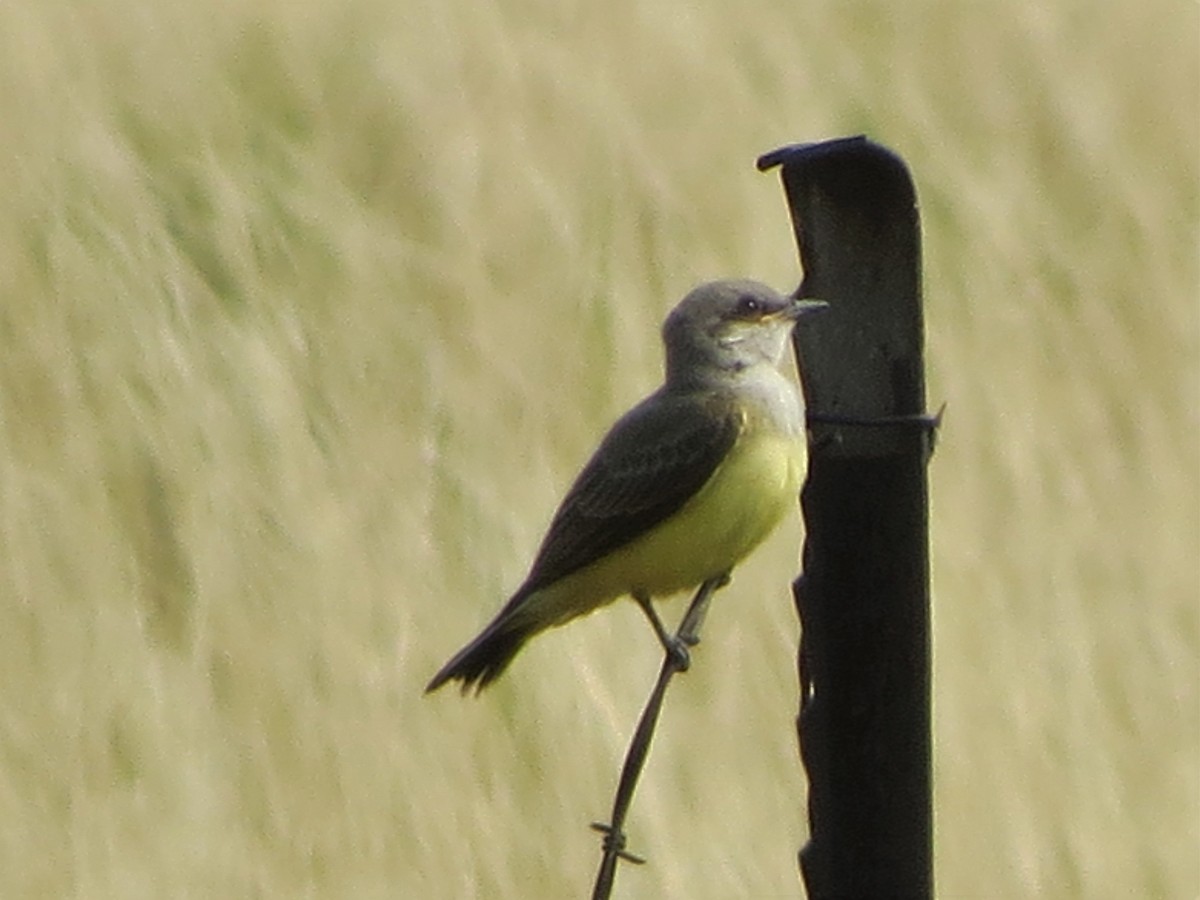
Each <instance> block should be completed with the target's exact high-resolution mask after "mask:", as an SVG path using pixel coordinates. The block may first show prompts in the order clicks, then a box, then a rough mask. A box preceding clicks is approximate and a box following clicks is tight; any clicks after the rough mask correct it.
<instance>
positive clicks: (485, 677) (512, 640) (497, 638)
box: [425, 618, 532, 694]
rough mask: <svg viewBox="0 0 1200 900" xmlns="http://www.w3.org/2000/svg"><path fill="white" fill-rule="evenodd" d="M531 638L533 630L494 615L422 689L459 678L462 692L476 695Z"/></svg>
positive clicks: (438, 685)
mask: <svg viewBox="0 0 1200 900" xmlns="http://www.w3.org/2000/svg"><path fill="white" fill-rule="evenodd" d="M530 637H532V632H530V631H529V630H527V629H524V628H521V627H520V626H515V627H514V626H513V624H512V623H511V622H504V621H502V619H501V618H497V620H496V621H494V622H492V624H491V625H489V626H488V627H487V628H485V629H484V630H483V632H482V633H481V634H480V635H479V637H477V638H475V640H473V641H471V643H469V644H467V646H465V647H463V648H462V649H461V650H459V651H458V652H457V653H456V654H454V656H453V657H452V658H451V660H450V662H448V663H446V664H445V665H444V666H442V668H441V670H440V671H439V672H438V673H437V674H436V675H434V676H433V680H432V681H430V682H429V684H428V686H426V688H425V693H427V694H428V693H429V692H430V691H436V690H437V689H438V688H440V687H441V686H442V685H443V684H445V683H446V682H447V681H455V680H458V681H461V682H462V692H463V693H464V694H466V693H467V692H469V691H470V690H472V689H474V691H475V693H476V694H478V693H479V692H480V691H482V690H483V689H484V688H485V687H487V686H488V685H489V684H491V683H492V682H493V681H495V680H496V679H497V678H498V677H500V673H502V672H503V671H504V670H505V668H506V667H507V666H508V664H509V663H510V662H512V659H513V657H514V656H516V655H517V651H518V650H520V649H521V647H522V646H524V644H525V642H526V641H527V640H529V638H530Z"/></svg>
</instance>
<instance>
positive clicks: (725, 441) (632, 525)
mask: <svg viewBox="0 0 1200 900" xmlns="http://www.w3.org/2000/svg"><path fill="white" fill-rule="evenodd" d="M742 426H743V419H742V416H741V415H740V414H739V413H738V411H737V407H736V406H735V405H734V404H733V403H732V402H730V399H729V398H728V397H726V396H724V395H722V394H720V393H712V394H705V395H696V394H688V395H672V394H667V393H661V392H660V393H659V394H656V395H654V396H652V397H650V398H648V399H646V400H644V401H643V402H642V403H641V404H639V405H638V406H636V407H634V408H633V409H632V410H630V411H629V412H628V413H627V414H626V415H625V416H623V417H622V418H621V419H619V420H618V421H617V423H616V424H615V425H614V426H613V428H612V430H611V431H610V432H609V433H608V435H607V436H606V437H605V438H604V440H603V441H602V442H601V444H600V447H599V448H598V449H597V450H596V453H595V454H594V455H593V456H592V458H591V460H590V461H589V462H588V464H587V465H586V466H585V467H584V469H583V471H582V472H580V474H579V477H578V478H577V479H576V480H575V484H574V485H572V487H571V489H570V490H569V491H568V492H567V495H566V497H565V498H564V499H563V502H562V504H561V505H560V506H559V508H558V512H557V513H555V515H554V519H553V520H552V521H551V523H550V528H549V529H548V531H547V533H546V537H545V539H544V540H543V541H542V546H541V549H540V550H539V551H538V554H537V557H536V558H535V560H534V563H533V566H532V567H531V569H530V572H529V577H528V578H527V579H526V581H525V584H523V585H522V586H521V589H520V590H519V591H518V592H517V593H518V596H527V595H528V594H530V593H532V592H533V591H536V590H538V589H539V588H541V587H544V586H546V585H548V584H552V583H553V582H555V581H558V580H559V579H560V578H563V577H565V576H567V575H570V574H571V573H572V572H575V571H577V570H579V569H582V568H583V567H585V566H587V565H589V564H591V563H593V562H595V561H596V560H598V559H600V558H602V557H604V556H606V555H607V554H609V553H611V552H612V551H614V550H616V549H617V548H618V547H621V546H623V545H625V544H627V543H629V542H631V541H633V540H635V539H636V538H638V537H640V536H641V535H642V534H645V533H646V532H647V531H649V530H650V529H651V528H653V527H654V526H655V525H657V524H659V523H660V522H662V521H664V520H665V519H667V518H668V517H669V516H671V515H672V514H674V513H675V512H677V511H678V510H679V509H680V507H682V506H683V505H684V503H686V502H687V501H688V499H689V498H691V497H692V496H693V495H694V494H695V493H696V492H697V491H698V490H700V488H701V487H703V486H704V484H705V482H707V481H708V479H709V478H710V477H711V476H712V474H713V472H714V471H715V470H716V468H717V466H718V465H719V464H720V463H721V460H723V459H724V458H725V456H726V454H728V452H729V450H730V448H731V447H732V446H733V445H734V443H735V442H736V441H737V438H738V435H739V434H740V432H741V430H742Z"/></svg>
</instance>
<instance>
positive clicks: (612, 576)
mask: <svg viewBox="0 0 1200 900" xmlns="http://www.w3.org/2000/svg"><path fill="white" fill-rule="evenodd" d="M825 305H826V304H824V303H822V302H820V301H817V300H795V299H790V298H785V297H783V296H781V295H779V294H778V293H776V292H775V291H774V290H772V289H771V288H769V287H767V286H766V285H763V284H759V283H757V282H754V281H732V280H731V281H717V282H713V283H711V284H705V285H702V286H700V287H698V288H696V289H695V290H693V291H692V292H691V293H690V294H688V295H687V296H686V297H684V298H683V300H682V301H681V302H680V303H679V305H678V306H676V307H675V309H674V310H672V312H671V314H670V315H669V316H668V317H667V320H666V322H665V323H664V325H663V330H662V337H663V343H664V345H665V348H666V379H665V383H664V384H663V386H662V387H660V388H659V389H658V390H657V391H655V392H654V393H653V394H651V395H650V396H649V397H647V398H646V399H645V400H643V401H642V402H641V403H639V404H638V405H637V406H635V407H634V408H633V409H632V410H630V411H629V412H628V413H626V414H625V415H624V416H622V417H621V418H620V419H619V420H618V421H617V423H616V424H615V425H614V426H613V428H612V430H611V431H609V433H608V435H607V436H606V437H605V438H604V440H603V441H602V442H601V443H600V446H599V448H598V449H597V450H596V452H595V454H594V455H593V456H592V458H591V460H590V461H589V462H588V464H587V465H586V466H584V469H583V471H582V472H581V473H580V474H579V477H578V478H577V479H576V480H575V484H574V485H573V486H572V487H571V489H570V490H569V491H568V492H567V496H566V498H565V499H564V500H563V502H562V504H561V505H560V506H559V508H558V512H557V513H555V515H554V519H553V520H552V521H551V523H550V528H549V531H548V532H547V534H546V537H545V538H544V539H543V541H542V546H541V549H540V550H539V551H538V553H537V557H536V558H535V559H534V561H533V566H532V568H531V569H530V571H529V575H528V577H527V578H526V579H525V583H524V584H522V585H521V587H520V588H518V589H517V592H516V593H515V594H513V595H512V598H511V599H510V600H509V601H508V603H507V604H505V606H504V608H503V609H501V610H500V612H499V614H498V615H497V616H496V617H495V618H494V619H493V620H492V621H491V623H490V624H489V625H488V626H487V627H486V628H484V629H483V631H482V632H481V633H480V634H479V636H478V637H476V638H475V640H473V641H471V643H469V644H467V646H466V647H464V648H463V649H462V650H460V651H459V652H458V653H457V654H455V656H454V657H453V658H452V659H451V660H450V661H449V662H447V663H446V665H444V666H443V667H442V669H441V671H439V672H438V673H437V674H436V675H435V676H434V677H433V680H432V681H430V682H429V686H428V687H427V688H426V691H432V690H436V689H437V688H439V687H441V686H442V685H443V684H445V683H446V682H447V681H451V680H454V679H457V680H459V681H461V682H462V689H463V692H464V693H466V692H467V691H468V690H469V689H470V688H471V687H474V688H475V689H476V691H479V690H482V689H483V687H485V686H486V685H487V684H488V683H490V682H491V681H493V680H494V679H495V678H496V677H497V676H499V675H500V673H501V672H503V671H504V669H505V667H506V666H507V665H508V664H509V663H510V662H511V661H512V659H513V657H514V656H515V655H516V653H517V651H518V650H520V649H521V647H522V646H523V645H524V644H525V642H526V641H527V640H529V639H530V638H531V637H533V636H534V635H535V634H537V633H538V632H540V631H543V630H544V629H546V628H549V627H551V626H552V625H562V624H563V623H565V622H567V621H569V620H571V619H574V618H575V617H576V616H581V615H583V614H584V613H588V612H591V611H593V610H595V609H598V608H599V607H601V606H603V605H605V604H607V603H610V602H611V601H613V600H615V599H616V598H618V597H620V596H622V595H624V594H629V595H631V596H632V597H633V598H634V599H635V600H636V601H637V602H638V605H639V606H641V607H642V609H643V610H644V611H645V613H646V615H647V616H648V617H649V619H650V622H651V624H652V625H653V626H654V628H655V631H656V633H657V634H658V637H659V639H660V640H661V641H662V642H663V644H664V646H665V647H666V648H667V649H668V651H671V652H676V653H686V651H684V650H683V649H682V648H679V647H675V646H673V645H672V643H671V641H672V639H671V637H670V636H669V635H668V634H667V632H666V630H665V629H664V628H663V626H662V623H661V621H660V620H659V619H658V616H657V614H656V613H655V611H654V607H653V606H652V605H651V598H653V597H661V596H665V595H669V594H675V593H678V592H680V591H684V590H688V589H691V588H694V587H696V586H697V585H699V584H702V583H703V582H705V581H708V580H709V579H713V578H719V577H722V576H725V575H728V573H729V572H730V570H731V569H732V568H733V566H734V565H735V564H736V563H737V562H739V561H740V560H741V559H742V558H743V557H745V556H746V554H748V553H749V552H750V551H751V550H753V549H754V548H755V547H756V546H758V544H759V543H761V542H762V540H763V539H764V538H765V537H766V536H767V535H768V534H769V533H770V532H771V531H772V529H774V527H775V526H776V525H777V524H778V523H779V520H780V519H781V518H782V517H783V515H784V512H785V511H786V510H787V509H788V508H789V507H790V506H791V505H792V503H793V502H794V501H795V499H796V496H797V493H798V492H799V490H800V487H801V484H802V483H803V481H804V475H805V471H806V462H807V456H806V452H805V451H806V447H805V425H804V405H803V401H802V400H801V398H800V395H799V393H798V392H797V391H796V389H795V387H794V386H793V385H792V382H791V381H789V380H788V379H787V378H786V377H784V375H783V374H782V373H781V372H780V371H779V369H778V365H779V362H780V360H781V359H782V358H783V354H784V350H785V349H786V347H787V344H788V337H789V336H790V335H791V332H792V328H793V326H794V325H795V322H796V320H797V319H798V318H800V316H802V315H804V314H805V313H807V312H809V311H810V310H814V309H820V308H822V307H824V306H825Z"/></svg>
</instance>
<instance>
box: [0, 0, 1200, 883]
mask: <svg viewBox="0 0 1200 900" xmlns="http://www.w3.org/2000/svg"><path fill="white" fill-rule="evenodd" d="M710 7H711V8H702V7H697V6H694V5H691V6H689V5H687V4H681V3H676V2H669V3H666V4H644V3H641V4H639V3H631V2H620V0H618V2H616V3H608V4H602V5H601V4H584V3H577V2H576V3H571V2H567V3H563V2H556V3H538V2H536V0H524V2H513V3H511V4H508V5H507V8H503V7H501V6H497V5H494V4H485V3H462V4H444V3H432V2H424V3H422V2H420V0H405V2H403V3H400V4H395V3H384V2H381V0H350V2H341V3H333V2H320V0H313V2H310V3H307V4H299V5H296V4H290V3H283V2H271V0H261V2H259V3H254V4H239V3H233V2H217V0H211V2H209V3H199V4H197V3H191V4H185V3H168V4H156V3H150V2H145V0H123V2H113V3H107V4H79V3H69V2H65V0H48V2H46V3H41V4H34V3H32V2H25V3H9V4H3V5H0V88H2V89H0V120H2V121H3V122H4V123H5V127H4V146H3V149H4V165H3V166H0V196H2V197H3V198H4V201H3V204H4V206H3V208H4V215H3V216H0V229H2V230H0V291H2V294H0V296H2V297H3V302H2V306H0V334H2V336H3V345H2V346H3V353H2V354H0V516H2V517H0V685H2V686H3V687H2V688H0V690H2V691H3V705H2V707H0V810H3V811H4V813H5V815H4V817H3V821H2V822H0V893H2V894H3V895H4V896H6V897H27V896H28V897H42V896H45V897H59V896H75V897H87V898H95V897H122V898H126V897H184V896H220V897H226V896H279V897H293V896H329V897H350V896H353V897H375V896H404V897H473V896H475V897H486V898H493V897H523V898H524V897H547V898H549V897H555V898H557V897H563V896H580V895H583V894H585V893H586V891H587V890H588V887H589V886H590V883H591V878H592V875H593V871H594V866H595V865H596V862H597V857H598V854H597V843H598V842H597V839H596V836H595V835H593V834H592V833H591V832H589V831H588V830H587V828H586V823H587V822H588V821H589V820H590V819H595V818H602V817H603V816H604V814H605V813H606V811H607V805H608V802H609V796H610V791H611V787H612V783H613V779H614V778H615V775H616V770H617V766H618V764H619V757H620V754H621V753H622V751H623V749H624V746H625V743H626V740H627V738H628V735H629V732H630V729H631V728H632V726H633V722H634V719H635V717H636V714H637V712H638V710H639V708H640V704H641V702H642V700H643V698H644V695H645V692H646V690H647V689H648V687H649V684H650V681H651V679H652V676H653V672H654V670H655V666H656V661H657V655H656V651H655V647H654V644H653V642H652V640H651V639H650V637H649V635H648V634H646V633H645V628H644V625H643V623H642V622H641V621H640V620H639V616H638V613H637V611H636V610H635V609H633V608H632V605H629V608H628V609H626V608H615V609H614V610H613V611H611V612H609V613H607V614H605V615H603V616H597V617H595V618H593V619H589V620H587V621H585V622H582V623H579V624H576V625H574V626H572V627H571V628H569V629H565V630H563V631H561V632H557V633H554V634H551V635H548V636H546V637H544V638H541V639H539V640H538V641H537V642H535V644H534V645H532V646H531V647H530V649H529V650H528V651H527V653H526V654H525V655H524V656H522V658H521V659H520V660H519V661H518V663H517V664H516V665H515V667H514V668H513V670H512V672H511V674H510V675H509V676H507V677H506V678H505V680H504V681H503V682H502V683H501V684H499V685H498V686H497V687H496V689H495V690H494V691H492V692H490V693H489V694H487V695H486V696H485V697H484V698H482V699H481V700H480V701H478V702H474V701H471V702H465V701H461V700H459V699H458V698H456V697H454V696H452V695H450V694H446V695H445V696H440V695H439V696H437V697H435V698H433V699H426V698H423V697H422V696H421V687H422V686H423V684H424V681H425V679H426V678H427V677H428V676H429V674H430V673H431V672H432V670H433V669H434V668H435V666H436V665H437V664H438V663H440V662H441V661H442V659H443V658H444V657H445V656H446V655H447V654H448V653H449V652H450V651H451V650H453V649H455V648H456V647H457V646H458V644H459V643H460V642H462V641H463V640H465V639H466V638H467V637H468V636H470V634H471V633H472V632H473V630H474V629H475V628H476V627H477V626H478V625H479V624H480V623H481V622H483V621H484V620H485V619H486V618H487V617H488V616H490V614H491V612H492V611H493V610H494V608H495V607H496V605H497V604H498V603H499V602H500V601H501V600H502V599H503V598H504V597H505V595H506V591H507V590H508V589H511V588H512V587H513V586H514V585H515V583H516V582H517V581H518V580H519V579H520V577H521V576H522V574H523V566H524V565H525V564H526V562H527V560H528V557H529V555H530V553H531V552H532V550H533V549H534V547H535V545H536V542H537V540H538V538H539V536H540V532H541V529H542V527H543V526H544V524H545V521H546V518H547V516H548V515H549V513H550V511H551V509H552V507H553V504H554V502H555V500H556V499H557V496H558V494H559V492H560V491H561V490H562V488H563V487H564V485H565V483H566V482H567V481H568V480H569V479H570V477H571V475H572V474H573V472H574V469H575V467H576V466H577V465H578V464H579V463H580V461H581V460H582V459H583V458H584V457H585V456H586V454H587V452H588V451H589V449H590V447H591V445H592V444H593V442H594V440H595V438H596V437H597V435H598V434H599V433H600V432H601V431H602V429H603V428H604V427H605V426H606V425H607V423H608V421H609V420H610V419H611V418H612V417H613V416H614V415H615V414H617V413H618V412H620V411H621V410H622V409H623V408H624V407H625V406H627V405H628V404H629V403H631V402H632V401H634V400H635V399H637V397H639V396H640V395H641V394H642V393H643V392H645V391H646V390H648V389H649V388H650V387H651V386H652V385H653V384H654V382H655V379H656V378H657V377H658V366H659V349H658V341H657V334H656V329H657V324H658V321H659V319H660V318H661V316H662V314H663V312H664V311H665V310H666V309H667V308H668V306H669V305H670V303H671V302H673V301H674V300H675V299H676V298H677V296H679V295H680V294H682V292H683V291H684V290H686V289H687V288H688V287H690V286H691V285H692V284H694V283H695V282H697V281H699V280H703V279H706V278H709V277H713V276H719V275H729V274H747V275H754V276H756V277H760V278H762V279H764V280H767V281H770V282H772V283H774V284H776V285H779V286H789V285H791V284H793V283H794V281H795V279H796V272H795V255H794V250H793V248H792V245H791V237H790V232H789V227H788V222H787V216H786V212H785V209H784V204H783V200H782V193H781V191H780V190H779V188H778V186H777V183H776V181H775V179H774V178H765V177H762V176H760V175H758V174H756V173H755V172H754V170H753V165H752V163H753V160H754V158H755V156H756V154H758V153H759V152H761V151H763V150H767V149H770V148H772V147H774V146H776V145H778V144H781V143H787V142H791V141H795V140H802V139H813V138H820V137H825V136H832V135H838V134H845V133H854V132H857V131H861V130H865V131H867V132H869V133H870V134H871V135H872V136H874V137H876V138H877V139H879V140H881V141H883V142H884V143H887V144H889V145H891V146H893V147H895V148H896V149H897V150H899V151H900V152H901V153H903V154H904V155H905V156H906V158H907V159H908V160H909V162H910V164H911V165H912V166H913V168H914V171H915V174H916V177H917V180H918V184H919V189H920V192H921V198H922V204H923V211H924V223H925V228H926V246H925V251H926V257H927V282H926V286H927V299H928V319H929V355H930V359H929V361H930V371H931V385H930V396H931V400H933V401H934V402H937V401H940V400H943V399H945V400H948V401H949V403H950V416H949V419H948V424H947V428H946V431H945V435H944V441H943V444H942V446H941V448H940V450H939V453H938V456H937V458H936V459H935V461H934V464H933V469H932V482H933V486H934V490H935V497H934V512H935V518H934V570H935V592H936V600H935V603H936V607H935V618H936V642H937V643H936V647H937V664H936V709H937V762H936V774H937V798H936V799H937V814H938V819H937V822H938V879H939V885H940V892H941V895H942V896H944V897H952V898H960V897H964V898H965V897H970V898H974V897H1014V896H1033V895H1038V896H1047V897H1056V896H1057V897H1083V896H1086V897H1114V898H1116V897H1130V896H1156V897H1179V898H1190V897H1195V896H1196V895H1197V893H1200V872H1198V870H1197V863H1196V860H1195V847H1196V844H1197V840H1198V834H1197V832H1198V827H1197V819H1198V816H1200V809H1198V799H1197V798H1198V796H1200V758H1198V756H1200V696H1198V691H1197V685H1198V683H1200V672H1198V666H1197V660H1198V656H1200V616H1198V603H1197V600H1198V596H1200V570H1198V564H1197V561H1196V550H1197V544H1198V541H1200V496H1198V491H1200V456H1198V429H1200V397H1198V385H1200V322H1198V315H1197V311H1198V308H1200V304H1198V290H1197V288H1198V281H1200V272H1198V266H1197V238H1198V236H1200V235H1198V230H1197V225H1198V221H1200V188H1198V183H1197V162H1196V161H1197V158H1198V154H1200V127H1198V125H1200V122H1198V119H1200V112H1198V111H1200V87H1198V86H1200V54H1198V52H1197V49H1198V48H1197V27H1198V19H1200V17H1198V15H1197V12H1196V8H1195V6H1194V5H1192V4H1181V3H1171V2H1166V0H1156V2H1153V3H1151V4H1150V5H1149V6H1147V5H1145V4H1142V5H1140V6H1137V7H1136V8H1135V7H1134V6H1133V5H1130V4H1126V7H1127V8H1118V7H1117V6H1116V5H1107V6H1102V7H1097V6H1096V5H1095V4H1085V3H1076V2H1062V3H1059V4H1056V5H1054V6H1052V7H1049V8H1047V7H1046V6H1045V5H1043V4H1035V3H1023V2H1015V0H1014V2H1009V3H1006V4H1003V5H1001V4H992V5H984V4H949V3H933V2H920V3H917V4H907V5H904V6H900V5H890V6H884V5H882V4H880V5H876V4H867V3H861V4H841V3H833V2H827V3H817V4H792V5H790V6H788V5H786V4H785V5H780V4H777V3H768V2H765V0H755V2H751V3H750V4H749V5H742V6H740V7H738V12H737V13H733V12H730V11H729V9H732V7H729V8H725V7H721V8H718V7H717V6H716V5H710ZM568 398H569V399H568ZM798 538H799V532H798V528H797V527H796V526H791V527H789V528H788V529H786V530H785V531H784V532H782V533H781V534H780V535H779V536H778V537H777V538H776V539H774V540H773V541H772V542H771V543H770V545H769V546H768V548H766V549H764V550H763V551H761V552H760V553H759V554H758V555H757V556H756V557H755V558H754V559H753V560H752V561H751V562H750V563H749V564H747V565H746V566H745V568H744V570H743V571H742V572H741V573H739V576H738V578H737V579H736V581H735V583H734V585H733V586H732V587H731V588H730V589H729V590H728V591H727V592H726V593H725V594H724V595H723V596H722V597H721V598H720V601H721V602H719V603H718V604H717V606H716V607H715V609H714V610H713V614H712V615H711V617H710V619H709V625H708V640H707V641H706V642H705V644H704V645H703V647H702V648H701V650H700V651H699V655H698V657H697V665H696V666H695V667H694V668H693V671H692V673H690V674H689V675H688V676H687V678H685V679H683V680H682V682H681V683H680V684H679V685H678V686H677V687H676V688H675V689H673V692H672V697H671V698H670V700H669V702H668V709H667V711H666V713H665V716H664V721H663V724H662V731H661V734H660V738H659V740H658V741H657V743H656V745H655V748H654V754H653V757H652V759H651V761H650V765H649V767H648V770H647V773H646V777H645V783H644V785H643V788H642V791H641V793H640V794H639V797H638V801H637V804H636V806H635V809H634V814H633V817H632V819H631V823H630V825H631V828H630V830H631V840H632V841H633V842H634V844H635V846H636V849H637V850H638V851H640V852H644V853H645V854H647V855H648V856H649V857H650V860H651V864H650V865H649V866H648V867H646V868H644V869H639V870H632V869H627V870H625V871H623V873H622V875H621V878H620V879H619V884H618V893H619V894H620V895H622V896H627V897H659V896H662V897H696V898H700V897H714V898H718V897H719V898H725V897H769V896H795V895H796V893H797V891H798V888H797V875H796V866H795V857H794V854H795V851H796V849H797V848H798V846H799V845H800V844H801V843H802V841H803V839H804V815H803V808H802V805H801V800H800V798H801V796H802V791H803V779H802V776H801V772H800V770H799V763H798V759H797V755H796V752H795V746H794V739H793V734H792V731H791V727H792V723H791V718H792V715H793V708H794V705H795V679H794V674H793V654H794V645H795V638H796V624H795V621H794V617H793V614H792V612H791V610H790V607H789V605H788V602H787V596H786V593H785V585H786V580H787V579H788V578H789V577H790V575H791V574H792V570H793V568H794V559H795V555H796V544H797V540H798Z"/></svg>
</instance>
